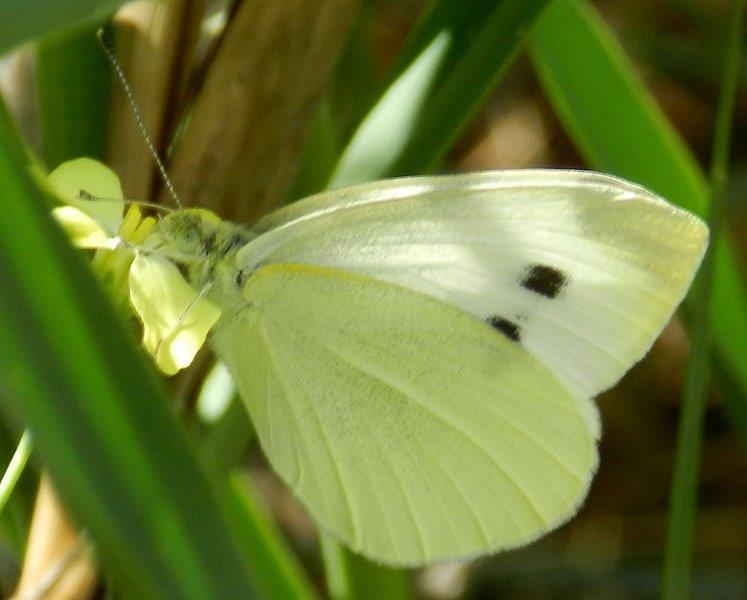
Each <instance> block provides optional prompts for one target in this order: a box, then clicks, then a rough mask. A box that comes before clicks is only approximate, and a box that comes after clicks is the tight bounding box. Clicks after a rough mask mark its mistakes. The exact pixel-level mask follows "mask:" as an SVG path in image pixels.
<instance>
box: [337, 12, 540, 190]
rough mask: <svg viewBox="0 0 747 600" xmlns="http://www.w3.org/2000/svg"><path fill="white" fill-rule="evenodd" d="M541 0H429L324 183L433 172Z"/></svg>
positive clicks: (509, 59)
mask: <svg viewBox="0 0 747 600" xmlns="http://www.w3.org/2000/svg"><path fill="white" fill-rule="evenodd" d="M546 3H547V0H492V1H488V2H486V1H484V0H468V1H465V2H459V3H455V2H452V1H451V0H437V1H436V2H434V3H433V4H432V6H431V8H430V10H429V11H428V13H427V14H426V15H425V17H424V18H423V20H422V21H421V22H420V24H419V25H418V26H417V27H416V28H415V30H414V31H413V33H412V34H411V36H410V38H409V40H408V43H407V45H406V47H405V49H404V50H403V54H402V58H401V59H400V60H399V63H398V65H397V66H396V67H395V68H394V69H393V75H392V79H391V82H390V84H389V85H388V87H387V88H386V90H385V91H384V92H383V94H382V95H381V97H380V98H379V99H378V101H377V102H376V104H375V105H374V106H373V107H372V108H371V110H370V111H369V112H368V114H367V115H366V116H365V118H364V119H363V121H362V122H361V124H360V125H359V127H358V129H357V130H356V132H355V133H354V134H353V136H352V138H351V139H350V141H349V142H348V144H347V147H346V148H345V149H344V151H343V153H342V156H341V157H340V160H339V163H338V165H337V168H336V170H335V172H334V174H333V175H332V178H331V181H330V186H331V187H342V186H344V185H350V184H353V183H359V182H362V181H366V180H371V179H377V178H380V177H386V176H393V175H403V174H415V173H422V172H424V171H429V170H432V169H434V168H435V167H436V166H437V164H438V163H439V161H440V160H441V159H442V158H443V156H444V154H445V153H446V152H447V151H448V150H449V148H450V147H451V145H452V143H453V142H454V140H455V139H456V138H457V136H458V135H459V133H460V132H461V131H462V130H463V128H464V127H465V125H466V124H467V123H468V122H469V120H470V119H471V117H472V116H473V115H474V114H475V112H476V111H477V109H478V108H479V107H480V104H481V103H482V101H483V100H484V99H485V98H486V97H487V95H488V94H489V93H490V92H491V91H492V90H493V88H494V87H495V85H496V83H497V82H498V80H499V79H500V77H501V76H502V75H503V73H504V72H505V70H506V68H507V67H508V65H510V64H511V62H512V60H513V58H514V57H515V56H516V54H517V52H518V51H519V50H520V49H521V47H522V43H523V42H524V41H525V39H526V37H527V33H528V31H529V29H530V28H531V26H532V24H533V22H534V21H535V19H536V18H537V16H538V15H539V13H540V12H541V10H542V9H543V8H544V6H545V4H546Z"/></svg>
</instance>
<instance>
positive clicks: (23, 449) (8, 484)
mask: <svg viewBox="0 0 747 600" xmlns="http://www.w3.org/2000/svg"><path fill="white" fill-rule="evenodd" d="M33 447H34V444H33V442H32V441H31V434H30V433H29V431H28V430H26V431H24V432H23V435H22V436H21V440H20V441H19V442H18V447H17V448H16V451H15V452H14V453H13V458H11V459H10V463H9V464H8V468H7V469H5V473H3V478H2V479H0V513H1V512H3V509H4V508H5V505H6V503H7V502H8V499H9V498H10V495H11V494H12V493H13V489H14V488H15V487H16V483H18V480H19V479H20V477H21V473H23V470H24V468H26V463H27V462H28V459H29V456H31V450H32V448H33Z"/></svg>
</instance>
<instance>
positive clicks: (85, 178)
mask: <svg viewBox="0 0 747 600" xmlns="http://www.w3.org/2000/svg"><path fill="white" fill-rule="evenodd" d="M48 181H49V185H50V187H51V188H52V191H53V192H54V193H55V194H56V195H57V196H58V197H59V198H60V199H61V200H62V201H63V202H64V203H65V204H70V205H72V206H75V207H76V208H78V209H80V210H81V211H83V212H84V213H85V214H87V215H88V216H89V217H91V218H92V219H93V220H94V221H95V222H96V223H98V224H99V226H100V227H101V228H102V229H103V230H104V231H105V232H106V233H107V235H108V237H114V236H116V235H117V230H118V229H119V226H120V224H121V223H122V212H123V211H124V201H123V200H122V197H123V196H122V188H121V187H120V185H119V179H118V178H117V176H116V175H115V174H114V171H112V170H111V169H109V167H107V166H106V165H103V164H101V163H100V162H98V161H95V160H93V159H91V158H76V159H74V160H69V161H67V162H64V163H62V164H61V165H60V166H58V167H57V168H56V169H55V170H54V171H52V172H51V173H50V174H49V177H48ZM81 191H83V192H86V193H88V194H90V195H91V196H92V197H93V198H94V199H93V200H86V199H83V198H81V197H80V192H81Z"/></svg>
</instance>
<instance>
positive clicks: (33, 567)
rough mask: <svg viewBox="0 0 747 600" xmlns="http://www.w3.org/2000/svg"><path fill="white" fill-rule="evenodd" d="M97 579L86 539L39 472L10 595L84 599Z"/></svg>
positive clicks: (21, 598)
mask: <svg viewBox="0 0 747 600" xmlns="http://www.w3.org/2000/svg"><path fill="white" fill-rule="evenodd" d="M96 580H97V578H96V570H95V568H94V566H93V563H92V562H91V559H90V556H89V554H88V552H87V549H86V543H85V542H84V541H83V538H81V536H80V534H79V533H78V532H77V531H76V530H75V529H73V527H72V526H71V525H70V523H69V521H68V519H67V515H66V514H65V512H64V510H63V509H62V506H61V505H60V503H59V501H58V500H57V496H56V494H55V491H54V489H53V487H52V484H51V483H50V481H49V479H48V477H47V476H46V475H42V478H41V480H40V483H39V493H38V495H37V497H36V505H35V506H34V517H33V520H32V522H31V531H30V533H29V540H28V545H27V547H26V556H25V557H24V561H23V571H22V573H21V579H20V582H19V583H18V589H17V590H16V592H15V594H14V596H13V598H14V599H15V600H31V599H33V598H55V600H68V599H69V600H84V599H85V598H89V597H91V596H92V595H93V592H94V591H95V589H96Z"/></svg>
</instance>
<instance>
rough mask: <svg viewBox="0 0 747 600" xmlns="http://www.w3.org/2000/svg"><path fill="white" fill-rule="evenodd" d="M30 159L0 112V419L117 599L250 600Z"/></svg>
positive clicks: (150, 378) (236, 563)
mask: <svg viewBox="0 0 747 600" xmlns="http://www.w3.org/2000/svg"><path fill="white" fill-rule="evenodd" d="M29 161H30V155H29V152H28V150H27V149H26V148H25V147H24V146H23V144H22V142H21V140H20V139H19V137H18V134H17V131H16V129H15V127H14V126H13V124H12V122H11V120H10V117H9V115H8V113H7V110H6V109H5V106H4V105H3V104H2V102H0V187H1V188H2V190H3V218H2V219H0V255H1V256H2V257H3V259H2V260H1V261H0V280H1V281H2V282H3V285H2V286H0V374H1V376H0V391H1V392H2V396H3V398H4V399H5V400H6V401H5V402H4V403H3V404H2V405H0V408H1V409H2V411H3V413H4V415H3V416H5V417H6V418H8V419H11V418H12V419H14V420H15V421H16V422H22V423H27V424H28V427H29V429H31V430H32V431H33V432H34V440H35V441H34V443H35V447H36V450H37V451H38V455H39V458H40V460H41V461H42V462H43V464H44V466H45V467H46V468H47V469H48V470H49V472H50V474H51V476H52V478H53V480H54V483H55V486H56V488H57V491H58V492H59V494H60V497H61V498H62V499H63V501H64V503H65V507H66V508H67V509H68V510H69V512H70V513H71V517H72V518H73V519H74V520H75V521H76V522H77V523H78V524H79V525H81V526H84V527H85V528H86V529H87V531H88V532H89V533H90V536H91V538H92V539H93V541H94V542H95V544H96V548H97V553H98V557H99V559H100V564H101V565H102V566H103V568H104V569H106V570H107V571H108V572H109V573H110V574H111V575H112V576H113V577H114V578H115V580H116V582H117V586H118V588H119V589H120V590H126V592H127V593H128V594H129V595H132V596H133V597H148V598H173V597H185V598H207V597H225V598H238V597H241V598H251V597H254V596H255V592H254V586H253V585H252V580H251V576H250V573H249V569H248V566H247V565H246V561H245V558H244V556H243V554H242V553H241V551H240V549H239V547H238V544H237V543H236V540H235V538H234V537H233V535H232V533H231V531H230V528H229V526H228V522H227V518H226V515H225V513H224V512H222V511H221V510H220V508H221V507H220V504H219V492H218V490H217V489H216V488H215V487H213V486H212V485H211V483H210V482H209V481H208V479H207V477H206V476H205V474H204V473H203V471H202V470H201V469H200V468H199V467H198V463H197V460H196V458H195V457H194V455H193V454H192V453H191V452H190V448H189V446H188V444H187V442H186V440H185V439H184V436H183V435H182V433H181V432H180V430H179V429H178V427H177V423H176V421H175V419H174V417H173V415H172V414H171V412H170V411H169V409H168V403H167V400H166V399H165V398H164V395H163V392H162V388H161V387H160V386H159V384H158V381H157V380H156V377H155V375H154V373H153V371H152V369H151V370H149V369H148V366H147V364H146V362H145V359H144V356H143V355H142V353H141V352H140V351H138V349H137V346H136V345H135V341H134V339H133V336H132V335H131V334H130V333H129V332H128V330H127V329H126V328H125V325H124V323H123V322H122V321H121V319H119V318H118V317H117V316H116V314H115V312H114V310H113V308H112V307H111V303H110V301H109V300H108V299H107V297H106V296H105V294H104V292H103V290H102V289H101V286H100V285H98V284H97V282H96V281H95V279H94V277H93V275H92V273H91V270H90V268H89V267H87V266H86V264H85V263H84V261H83V260H82V257H81V255H80V253H79V252H78V251H76V250H75V249H74V248H73V247H72V246H71V245H70V243H69V241H68V240H67V239H66V237H65V235H64V233H63V231H62V230H61V229H60V227H59V226H57V225H56V223H55V222H54V221H53V220H52V218H51V215H50V212H49V208H48V206H47V204H46V200H47V199H46V197H45V192H44V190H43V189H41V187H40V185H39V184H38V182H37V181H36V180H35V179H34V178H33V177H32V175H31V173H30V171H31V167H30V164H29ZM30 247H33V251H29V248H30Z"/></svg>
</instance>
